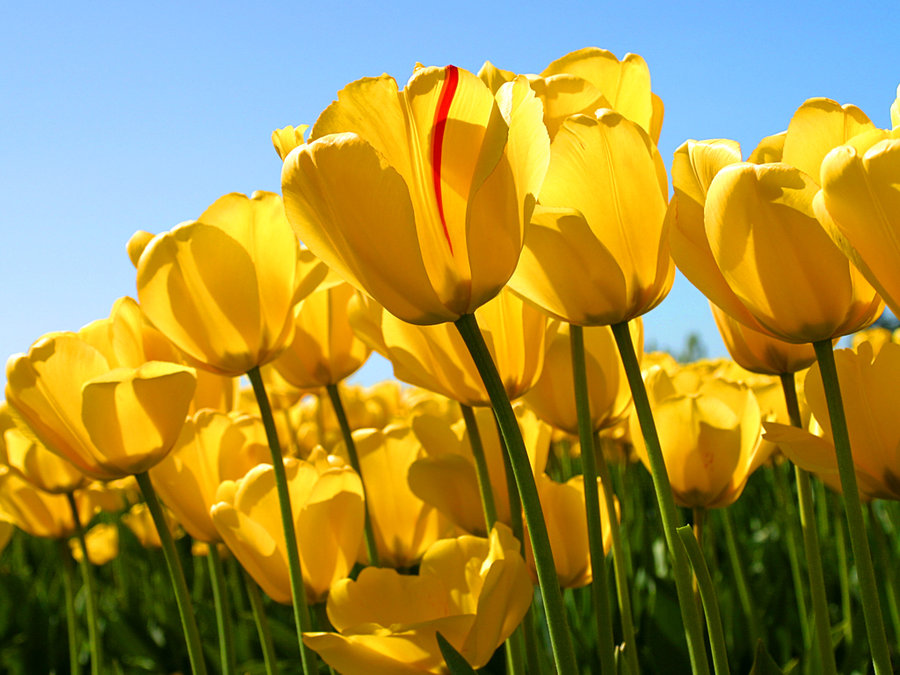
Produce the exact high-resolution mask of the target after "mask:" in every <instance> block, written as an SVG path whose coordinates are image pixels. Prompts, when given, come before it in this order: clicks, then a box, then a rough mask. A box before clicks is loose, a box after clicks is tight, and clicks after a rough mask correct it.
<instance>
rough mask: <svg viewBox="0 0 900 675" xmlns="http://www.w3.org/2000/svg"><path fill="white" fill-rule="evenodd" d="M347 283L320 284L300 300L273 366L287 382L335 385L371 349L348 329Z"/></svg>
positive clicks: (307, 385) (350, 290)
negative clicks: (289, 336) (291, 334)
mask: <svg viewBox="0 0 900 675" xmlns="http://www.w3.org/2000/svg"><path fill="white" fill-rule="evenodd" d="M355 293H356V292H355V291H354V289H353V287H352V286H350V284H346V283H339V284H338V285H335V286H327V285H324V284H323V285H321V286H320V287H319V288H318V289H317V290H315V291H314V292H312V293H311V294H310V295H308V296H307V297H306V298H304V299H303V300H301V301H300V303H299V304H298V305H297V308H296V310H295V312H294V317H295V318H294V337H293V339H292V340H291V342H290V343H289V345H288V347H287V349H285V351H284V352H283V353H282V354H281V356H279V357H278V358H277V359H275V361H273V362H272V366H273V367H274V368H275V369H276V370H277V371H278V373H279V374H280V375H281V376H282V377H283V378H284V379H285V380H287V381H288V382H289V383H290V384H292V385H293V386H295V387H298V388H300V389H316V388H318V387H324V386H327V385H331V384H337V383H338V382H340V381H341V380H343V379H344V378H346V377H349V376H350V375H352V374H353V373H355V372H356V371H357V370H358V369H359V368H360V367H361V366H362V365H363V364H364V363H365V362H366V360H367V359H368V358H369V354H370V353H371V350H370V349H369V347H368V345H366V344H365V343H364V342H363V341H361V340H360V339H359V338H358V337H356V335H355V334H354V332H353V331H352V330H351V329H350V324H349V322H348V319H347V312H348V303H349V302H350V300H351V299H352V298H353V297H354V296H355Z"/></svg>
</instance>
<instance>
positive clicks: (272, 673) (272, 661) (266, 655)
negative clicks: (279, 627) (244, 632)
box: [240, 567, 278, 675]
mask: <svg viewBox="0 0 900 675" xmlns="http://www.w3.org/2000/svg"><path fill="white" fill-rule="evenodd" d="M240 569H241V577H242V578H243V580H244V588H246V589H247V597H248V598H249V599H250V611H251V612H253V622H254V623H255V624H256V632H257V633H258V634H259V645H260V647H261V648H262V654H263V662H264V663H265V664H266V675H278V660H277V659H276V657H275V646H274V645H273V644H272V631H271V630H270V629H269V620H268V619H267V618H266V608H265V606H264V605H263V599H262V593H260V592H259V586H257V585H256V582H255V581H254V580H253V577H251V576H250V575H249V574H247V571H246V570H245V569H244V568H243V567H241V568H240Z"/></svg>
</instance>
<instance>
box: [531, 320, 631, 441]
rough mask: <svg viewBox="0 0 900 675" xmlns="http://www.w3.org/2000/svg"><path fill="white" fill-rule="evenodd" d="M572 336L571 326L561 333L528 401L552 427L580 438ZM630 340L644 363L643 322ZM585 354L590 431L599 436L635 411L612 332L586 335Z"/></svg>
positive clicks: (590, 330)
mask: <svg viewBox="0 0 900 675" xmlns="http://www.w3.org/2000/svg"><path fill="white" fill-rule="evenodd" d="M569 332H570V330H569V326H567V325H564V326H561V327H560V329H559V332H558V333H557V334H556V336H555V337H554V338H553V341H552V342H551V343H550V346H549V347H548V349H547V354H546V356H545V357H544V359H545V367H544V371H543V373H542V375H541V377H540V379H539V380H538V381H537V383H536V384H535V386H534V387H533V388H532V389H531V391H529V392H528V393H527V394H526V395H525V399H524V400H525V403H527V404H528V406H529V407H530V408H531V409H532V410H534V412H535V413H537V416H538V417H540V418H541V419H542V420H544V421H545V422H547V423H548V424H551V425H553V426H554V427H556V428H557V429H562V430H563V431H567V432H569V433H570V434H577V433H578V415H577V413H576V411H575V384H574V381H573V376H572V347H571V341H570V339H569ZM631 338H632V340H633V342H634V346H635V351H636V353H637V355H638V359H640V357H641V354H642V352H643V347H644V328H643V323H642V322H641V321H640V319H638V320H636V321H635V323H634V326H633V330H632V331H631ZM584 351H585V369H586V377H587V386H588V397H589V399H590V411H591V425H592V426H593V428H594V430H595V431H596V430H598V429H602V428H605V427H609V426H613V425H615V424H616V423H618V422H619V421H621V420H623V419H625V417H626V416H627V415H628V412H629V410H630V408H631V388H630V387H629V386H628V380H627V379H626V377H625V369H624V367H623V366H622V361H621V359H620V358H619V351H618V349H617V348H616V342H615V339H614V338H613V334H612V330H610V328H609V327H607V326H593V327H589V328H587V329H585V331H584Z"/></svg>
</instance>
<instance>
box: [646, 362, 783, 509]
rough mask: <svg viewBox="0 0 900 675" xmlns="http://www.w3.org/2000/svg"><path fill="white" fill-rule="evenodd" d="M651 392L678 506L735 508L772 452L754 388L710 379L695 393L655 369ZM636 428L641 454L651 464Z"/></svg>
mask: <svg viewBox="0 0 900 675" xmlns="http://www.w3.org/2000/svg"><path fill="white" fill-rule="evenodd" d="M648 390H649V393H650V399H651V404H652V405H653V414H654V418H655V419H656V422H657V425H658V429H659V435H660V443H661V445H662V450H663V456H664V458H665V461H666V468H667V470H668V473H669V481H670V483H671V485H672V491H673V493H674V494H675V501H676V502H677V503H678V504H680V505H681V506H686V507H692V508H693V507H701V508H705V509H712V508H721V507H723V506H728V505H729V504H731V503H733V502H734V501H735V500H736V499H737V498H738V497H740V495H741V492H743V490H744V486H745V485H746V483H747V479H748V478H749V477H750V474H752V473H753V472H754V471H755V470H756V469H757V468H758V467H759V466H760V465H761V464H762V463H763V462H764V461H765V460H766V459H768V456H769V452H771V446H764V445H761V444H760V438H761V436H760V434H761V432H762V427H761V424H762V418H761V415H760V409H759V404H758V403H757V402H756V397H755V396H754V395H753V392H752V391H751V390H750V388H749V387H748V386H747V385H745V384H737V383H733V382H726V381H724V380H719V379H708V380H706V381H704V382H702V383H701V384H700V386H699V387H698V388H697V389H693V388H688V387H684V382H681V383H679V382H678V381H677V380H676V381H673V379H672V378H671V377H669V376H668V375H667V374H666V373H665V372H664V371H662V370H655V371H653V372H652V373H651V375H650V378H649V381H648ZM632 424H633V428H632V438H633V439H634V442H635V450H636V452H637V455H638V457H640V458H641V461H643V462H644V464H649V460H648V458H647V454H646V450H645V448H644V444H643V442H642V440H641V434H640V433H639V431H638V429H637V428H636V427H637V421H636V420H634V421H633V422H632Z"/></svg>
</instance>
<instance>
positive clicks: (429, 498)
mask: <svg viewBox="0 0 900 675" xmlns="http://www.w3.org/2000/svg"><path fill="white" fill-rule="evenodd" d="M513 410H514V411H515V413H516V416H517V417H518V421H519V428H520V429H521V430H522V436H523V441H524V443H525V449H526V451H527V452H528V458H529V460H530V462H531V468H532V472H533V473H534V474H535V475H536V476H539V475H541V474H542V473H543V472H544V468H545V467H546V465H547V454H548V452H549V448H550V435H551V430H550V427H549V426H547V425H546V424H544V423H543V422H541V420H539V419H538V418H537V416H536V415H535V414H534V413H533V412H532V411H531V410H529V409H528V408H526V407H525V406H524V405H521V404H516V405H515V406H514V408H513ZM474 413H475V422H476V424H477V425H478V432H479V436H480V437H481V443H482V446H483V450H484V457H485V462H486V463H487V468H488V475H489V478H490V483H491V491H492V492H493V495H494V504H495V506H496V510H497V520H498V521H499V522H501V523H505V524H507V525H509V524H510V522H511V518H510V512H509V492H508V490H507V483H506V469H505V467H504V462H503V446H502V444H501V440H500V435H499V434H498V433H497V425H496V422H495V421H494V417H493V415H494V413H493V411H492V410H491V409H490V408H476V409H475V411H474ZM412 429H413V432H414V433H415V435H416V438H417V439H418V441H419V442H420V443H421V445H422V449H423V450H424V453H423V454H421V455H420V456H419V457H418V458H417V459H416V460H415V461H414V462H413V463H412V464H411V465H410V466H409V469H408V471H407V472H406V477H407V481H408V483H409V488H410V489H411V490H412V492H413V494H414V495H416V497H418V498H419V499H421V500H422V501H423V502H425V503H427V504H430V505H433V506H434V507H435V508H436V509H437V510H438V511H440V512H441V513H442V514H443V515H444V516H446V517H447V518H449V519H450V520H451V521H452V522H453V524H454V525H456V526H457V527H459V528H461V529H462V530H464V531H466V532H470V533H472V534H479V535H481V534H485V533H486V530H485V521H484V511H483V509H482V505H481V496H480V493H479V491H478V478H477V475H476V473H475V460H474V458H473V456H472V446H471V443H470V441H469V435H468V431H467V429H466V424H465V421H463V420H462V419H458V420H456V421H455V422H453V423H450V422H448V421H447V420H444V419H441V418H440V417H438V416H437V415H432V414H419V415H414V416H413V417H412Z"/></svg>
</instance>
